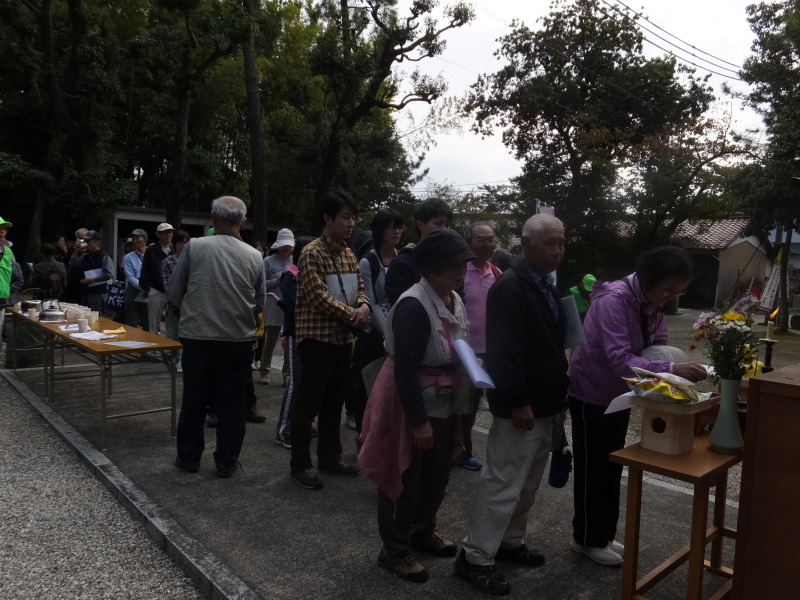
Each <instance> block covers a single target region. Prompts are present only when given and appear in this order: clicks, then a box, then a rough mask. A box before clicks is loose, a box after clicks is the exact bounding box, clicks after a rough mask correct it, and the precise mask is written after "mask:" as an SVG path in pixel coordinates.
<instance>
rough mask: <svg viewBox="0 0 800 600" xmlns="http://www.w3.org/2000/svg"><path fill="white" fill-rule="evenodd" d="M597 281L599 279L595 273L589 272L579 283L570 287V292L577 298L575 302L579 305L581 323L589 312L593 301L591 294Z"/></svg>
mask: <svg viewBox="0 0 800 600" xmlns="http://www.w3.org/2000/svg"><path fill="white" fill-rule="evenodd" d="M595 281H597V279H596V278H595V276H594V275H589V274H587V275H584V276H583V279H581V280H580V281H579V282H578V285H576V286H573V287H571V288H569V291H570V293H571V294H572V296H573V298H575V304H577V305H578V315H580V317H581V323H583V319H584V317H585V316H586V313H587V312H589V305H590V304H591V303H592V302H591V300H589V294H591V293H592V286H593V285H594V282H595Z"/></svg>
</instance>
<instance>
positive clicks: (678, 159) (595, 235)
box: [467, 0, 737, 278]
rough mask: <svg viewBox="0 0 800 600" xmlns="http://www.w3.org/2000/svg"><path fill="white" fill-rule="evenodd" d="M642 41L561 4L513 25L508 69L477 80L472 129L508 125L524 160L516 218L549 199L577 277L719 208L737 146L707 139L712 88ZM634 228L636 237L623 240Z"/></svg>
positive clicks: (596, 14) (591, 8) (631, 28)
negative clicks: (654, 54) (647, 50)
mask: <svg viewBox="0 0 800 600" xmlns="http://www.w3.org/2000/svg"><path fill="white" fill-rule="evenodd" d="M642 41H643V38H642V34H641V32H640V31H639V29H638V28H637V27H636V25H635V20H630V19H616V18H613V17H612V16H611V15H610V14H609V13H607V12H606V11H605V10H603V7H602V6H601V4H600V1H599V0H574V1H567V0H556V2H554V3H553V10H552V11H551V12H550V14H549V15H547V16H545V17H543V18H542V19H541V21H540V24H539V27H538V28H537V29H531V28H529V27H527V26H525V25H523V24H521V23H518V22H514V23H513V24H512V30H511V32H510V33H509V34H507V35H506V36H504V37H503V38H501V39H500V49H499V50H498V52H497V55H498V57H499V58H500V59H501V60H502V61H504V62H505V66H503V67H502V68H501V69H500V70H499V71H497V72H496V73H493V74H490V75H484V76H481V77H480V78H479V79H478V81H477V83H476V84H475V85H474V86H473V91H472V94H471V97H470V101H469V104H468V106H467V109H468V110H469V111H471V112H472V114H473V115H474V117H475V125H474V129H475V131H476V132H479V133H481V134H484V135H491V134H492V130H493V128H494V127H497V126H499V127H501V128H502V129H503V134H502V135H503V141H504V143H505V144H506V145H507V146H508V147H510V148H511V149H512V150H513V152H514V154H515V156H516V157H517V158H518V159H519V160H522V161H524V167H523V173H522V175H521V176H520V177H519V178H518V179H517V181H516V183H517V185H518V186H519V188H520V194H519V201H518V202H517V203H515V204H514V206H513V208H512V211H513V217H514V219H515V220H516V221H518V222H522V221H524V219H525V218H527V217H529V216H530V215H532V214H534V212H535V207H536V203H537V202H538V201H542V202H545V203H547V204H549V205H552V206H554V207H555V210H556V214H557V215H558V216H559V217H560V218H561V219H562V220H564V222H565V226H566V230H567V236H568V251H567V255H566V260H565V265H564V270H565V271H566V273H567V276H568V277H571V278H577V277H578V276H579V275H581V274H582V273H586V272H593V273H601V272H602V271H603V270H604V267H605V265H609V264H613V263H616V262H617V261H618V260H619V259H620V258H621V257H622V258H624V257H626V256H627V257H628V260H627V261H626V262H631V261H630V258H631V257H632V256H633V255H634V254H635V251H636V250H639V249H641V248H642V246H645V247H646V245H648V244H652V243H654V242H655V241H656V239H657V238H658V236H659V235H661V234H663V235H664V236H665V237H668V235H669V233H670V231H671V230H674V228H675V227H677V225H678V224H679V223H680V222H681V221H682V220H685V219H687V218H692V217H694V216H695V215H698V214H703V215H706V216H711V215H717V214H719V212H720V210H721V203H720V201H719V198H718V190H719V185H720V184H719V181H718V179H719V177H721V176H722V172H721V167H718V166H717V161H718V159H720V158H721V157H723V156H727V155H729V154H730V153H731V152H733V151H736V150H737V149H736V148H735V147H734V145H733V144H732V143H731V141H730V139H728V136H727V134H725V135H722V136H721V138H716V137H714V136H713V135H711V134H712V133H713V132H714V131H715V128H716V127H717V125H716V124H714V123H713V122H711V121H709V120H708V119H707V118H706V117H703V115H704V113H705V112H706V111H707V109H708V108H709V106H710V103H711V101H712V100H713V96H712V94H711V91H710V89H709V88H708V86H707V85H706V83H705V81H704V80H701V79H697V78H696V77H695V76H694V74H693V73H692V72H691V71H689V70H687V69H684V68H681V67H678V66H677V65H676V63H675V60H674V59H672V58H666V57H664V58H653V59H647V58H645V56H644V55H643V53H642ZM709 136H710V137H709ZM631 217H633V219H631ZM631 220H632V222H633V224H634V228H636V225H637V224H638V225H641V231H640V232H638V235H637V236H635V237H634V239H633V240H631V241H621V239H620V237H621V236H620V234H621V232H622V231H623V230H624V228H622V227H621V225H620V224H621V223H623V222H628V221H631ZM654 233H655V234H657V235H656V236H655V237H654ZM637 246H638V247H637Z"/></svg>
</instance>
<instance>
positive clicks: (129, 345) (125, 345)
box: [106, 336, 157, 348]
mask: <svg viewBox="0 0 800 600" xmlns="http://www.w3.org/2000/svg"><path fill="white" fill-rule="evenodd" d="M113 337H116V336H113ZM156 345H157V344H154V343H151V342H134V341H129V342H106V346H119V347H120V348H146V347H147V346H156Z"/></svg>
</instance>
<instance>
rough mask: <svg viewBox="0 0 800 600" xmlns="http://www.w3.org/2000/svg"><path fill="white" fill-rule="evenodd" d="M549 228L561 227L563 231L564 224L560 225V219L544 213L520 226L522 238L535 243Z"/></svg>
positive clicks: (534, 216)
mask: <svg viewBox="0 0 800 600" xmlns="http://www.w3.org/2000/svg"><path fill="white" fill-rule="evenodd" d="M551 226H555V227H561V228H562V229H563V228H564V223H562V221H561V219H559V218H556V217H554V216H553V215H548V214H546V213H539V214H538V215H533V216H532V217H531V218H530V219H528V220H527V221H525V225H523V226H522V237H526V238H528V239H529V240H531V241H532V242H535V241H537V240H538V239H539V238H540V237H542V234H544V231H545V229H547V228H548V227H551Z"/></svg>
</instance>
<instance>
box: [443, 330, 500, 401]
mask: <svg viewBox="0 0 800 600" xmlns="http://www.w3.org/2000/svg"><path fill="white" fill-rule="evenodd" d="M453 345H454V346H455V348H456V354H458V357H459V358H460V359H461V362H462V363H463V365H464V368H465V369H466V370H467V375H469V378H470V379H471V380H472V384H473V385H474V386H475V387H476V388H480V389H492V390H493V389H494V381H492V378H491V377H489V374H488V373H487V372H486V371H485V370H484V369H483V367H481V366H480V365H479V364H478V358H477V357H476V356H475V352H473V351H472V348H470V347H469V344H468V343H467V342H465V341H464V340H456V341H455V343H454V344H453Z"/></svg>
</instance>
